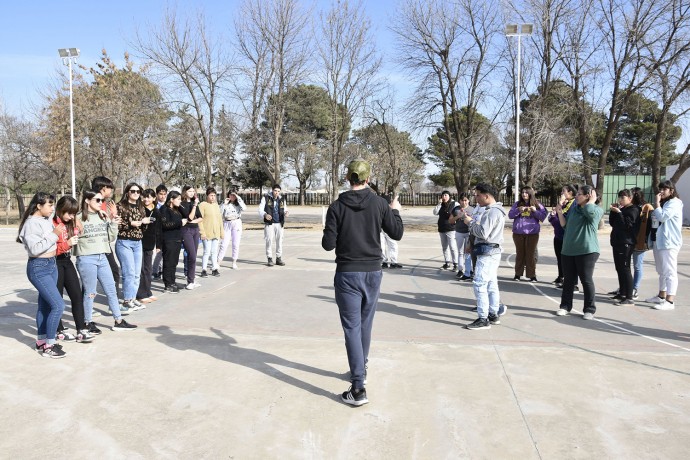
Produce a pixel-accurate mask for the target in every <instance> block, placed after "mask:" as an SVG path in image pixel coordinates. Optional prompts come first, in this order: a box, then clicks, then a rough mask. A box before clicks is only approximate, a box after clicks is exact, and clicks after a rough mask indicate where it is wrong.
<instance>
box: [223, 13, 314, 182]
mask: <svg viewBox="0 0 690 460" xmlns="http://www.w3.org/2000/svg"><path fill="white" fill-rule="evenodd" d="M308 18H309V16H308V12H307V11H305V10H304V9H303V8H302V7H301V6H300V4H299V2H298V1H297V0H268V1H263V0H246V2H245V3H244V4H243V6H242V8H241V16H239V17H238V19H237V20H236V30H237V41H238V48H239V52H240V55H241V56H242V58H243V60H244V64H243V65H242V71H241V73H242V76H243V79H241V80H238V82H236V85H235V88H236V95H237V96H238V97H239V99H240V100H245V102H243V106H244V108H245V113H246V114H247V115H248V118H249V133H248V134H249V135H248V138H246V139H245V143H246V144H247V145H248V147H249V148H248V151H249V152H248V153H250V154H251V155H253V156H254V157H255V159H256V160H258V161H259V164H261V166H262V168H263V169H264V172H265V173H266V174H267V175H268V176H269V177H270V178H271V180H272V182H274V183H276V182H279V181H280V178H281V175H282V174H281V168H282V162H283V158H282V154H281V147H282V139H281V138H282V135H283V133H282V132H283V129H282V128H283V123H284V121H285V104H286V100H285V95H286V93H287V91H288V90H289V89H290V88H291V87H292V86H295V85H297V84H299V83H301V82H302V81H303V80H304V78H305V76H306V74H307V71H308V66H307V64H308V57H309V45H310V40H309V37H308V36H307V34H306V28H307V24H308ZM239 88H245V89H248V90H249V93H250V94H251V98H249V100H247V99H248V98H246V90H245V91H242V92H240V91H237V89H239ZM268 98H270V99H271V103H270V104H268ZM262 115H263V117H264V118H265V120H264V122H265V126H266V127H267V128H268V129H269V130H270V131H271V134H272V136H271V156H270V158H269V157H267V156H266V155H264V154H262V153H261V151H262V149H261V146H260V145H259V143H260V135H259V134H258V129H259V126H260V124H261V122H260V120H261V116H262Z"/></svg>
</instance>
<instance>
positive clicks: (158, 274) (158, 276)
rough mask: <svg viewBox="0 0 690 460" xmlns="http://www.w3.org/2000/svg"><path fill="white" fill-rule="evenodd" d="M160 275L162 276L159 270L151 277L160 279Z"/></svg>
mask: <svg viewBox="0 0 690 460" xmlns="http://www.w3.org/2000/svg"><path fill="white" fill-rule="evenodd" d="M162 277H163V274H162V273H160V272H158V273H154V274H153V279H154V280H159V279H161V278H162Z"/></svg>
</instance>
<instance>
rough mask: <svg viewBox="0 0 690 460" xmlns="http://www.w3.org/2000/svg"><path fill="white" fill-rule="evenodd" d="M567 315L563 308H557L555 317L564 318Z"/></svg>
mask: <svg viewBox="0 0 690 460" xmlns="http://www.w3.org/2000/svg"><path fill="white" fill-rule="evenodd" d="M568 313H570V312H569V311H568V310H566V309H565V308H559V309H558V311H557V312H556V316H565V315H567V314H568Z"/></svg>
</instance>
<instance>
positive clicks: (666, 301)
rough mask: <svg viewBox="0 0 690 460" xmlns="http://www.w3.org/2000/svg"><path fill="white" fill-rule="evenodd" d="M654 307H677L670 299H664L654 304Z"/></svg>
mask: <svg viewBox="0 0 690 460" xmlns="http://www.w3.org/2000/svg"><path fill="white" fill-rule="evenodd" d="M652 308H653V309H655V310H673V309H674V308H676V306H675V305H674V304H672V303H671V302H669V301H668V300H666V299H664V300H663V301H662V302H661V303H658V304H656V305H652Z"/></svg>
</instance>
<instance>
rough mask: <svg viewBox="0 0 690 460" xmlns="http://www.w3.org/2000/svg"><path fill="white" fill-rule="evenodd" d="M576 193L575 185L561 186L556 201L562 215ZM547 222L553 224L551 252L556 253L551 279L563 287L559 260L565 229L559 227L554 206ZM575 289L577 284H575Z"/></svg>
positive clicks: (561, 263) (565, 214) (568, 208)
mask: <svg viewBox="0 0 690 460" xmlns="http://www.w3.org/2000/svg"><path fill="white" fill-rule="evenodd" d="M576 193H577V185H574V184H566V185H564V186H563V188H561V196H560V197H558V203H559V204H560V206H561V209H563V215H564V216H567V215H568V212H569V211H570V207H571V206H572V205H573V203H574V202H575V194H576ZM549 223H550V224H551V226H553V252H554V253H555V254H556V264H557V266H558V276H557V277H556V279H555V280H553V283H552V284H555V285H556V287H557V288H562V287H563V262H562V260H561V251H562V250H563V234H564V232H565V230H563V227H561V222H560V221H559V220H558V213H557V212H556V207H555V206H554V208H553V209H552V210H551V213H550V214H549ZM575 290H576V291H577V290H578V288H577V285H575Z"/></svg>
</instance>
